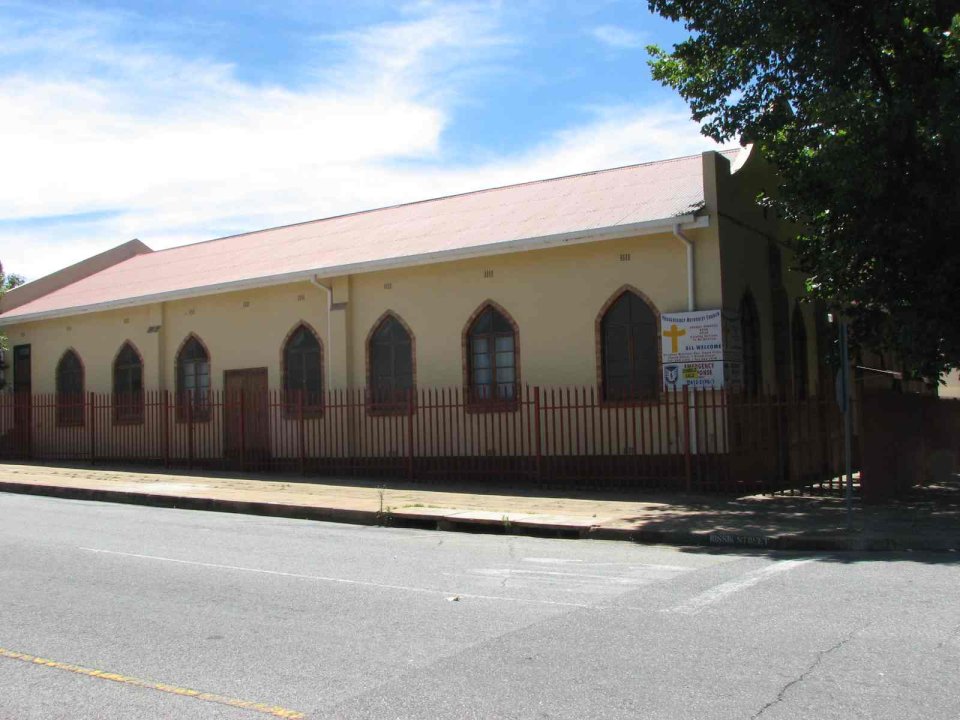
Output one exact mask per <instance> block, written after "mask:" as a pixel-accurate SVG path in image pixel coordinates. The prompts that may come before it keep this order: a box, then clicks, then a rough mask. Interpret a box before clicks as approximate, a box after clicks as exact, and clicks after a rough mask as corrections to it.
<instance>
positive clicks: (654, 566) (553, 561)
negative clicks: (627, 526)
mask: <svg viewBox="0 0 960 720" xmlns="http://www.w3.org/2000/svg"><path fill="white" fill-rule="evenodd" d="M520 559H521V560H522V561H523V562H530V563H538V564H543V565H566V564H570V563H580V564H581V567H621V568H626V569H627V570H632V569H634V568H638V569H640V570H675V571H678V572H679V571H686V570H694V569H695V568H693V567H687V566H685V565H662V564H660V563H638V562H586V561H585V560H573V559H570V560H568V559H566V558H539V557H525V558H520Z"/></svg>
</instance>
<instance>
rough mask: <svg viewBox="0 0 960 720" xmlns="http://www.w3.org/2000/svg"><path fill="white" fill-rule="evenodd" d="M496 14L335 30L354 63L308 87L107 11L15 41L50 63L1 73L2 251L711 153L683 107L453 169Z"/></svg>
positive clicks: (161, 237) (631, 112)
mask: <svg viewBox="0 0 960 720" xmlns="http://www.w3.org/2000/svg"><path fill="white" fill-rule="evenodd" d="M496 17H497V15H496V6H495V5H483V6H480V5H468V6H455V7H449V6H440V5H435V4H433V3H421V4H420V5H417V6H411V8H409V9H408V17H407V18H406V19H405V21H404V22H400V23H393V24H389V25H378V26H374V27H371V28H367V29H365V30H362V31H358V32H355V33H351V34H348V35H338V36H335V37H333V38H330V37H328V38H323V39H321V41H323V42H335V43H338V44H339V45H340V46H341V47H342V49H343V58H342V62H340V63H339V64H338V65H337V66H336V67H334V68H329V69H326V68H324V69H321V70H322V71H321V72H318V73H317V76H316V77H317V80H316V82H315V83H314V84H313V85H312V86H310V87H306V88H302V89H297V90H292V89H289V88H283V87H279V86H270V85H255V84H252V83H248V82H243V81H241V80H239V79H238V77H237V74H236V73H235V71H234V68H232V67H231V66H229V65H226V64H223V63H215V62H210V61H204V60H202V59H199V60H198V59H193V60H184V59H182V58H180V57H178V56H175V55H172V54H168V53H165V52H163V51H162V50H160V49H157V48H151V47H143V46H130V45H126V44H123V43H121V42H119V41H117V40H115V39H114V38H113V37H112V36H111V35H110V34H109V32H108V31H107V30H105V29H104V26H103V24H102V23H101V21H100V18H99V17H98V16H94V17H92V18H90V17H84V18H82V19H81V20H80V21H79V25H77V24H73V25H71V24H69V23H65V24H64V25H63V26H62V27H61V26H60V25H57V24H56V23H54V24H53V29H50V28H49V27H48V28H47V29H45V30H44V32H43V33H42V36H36V35H31V36H29V37H26V38H20V39H19V40H18V42H20V43H21V44H22V45H24V46H26V45H29V46H30V47H31V52H35V51H37V48H40V49H41V50H42V49H43V48H46V49H47V51H48V52H47V53H46V54H45V55H44V58H45V62H46V63H47V64H45V66H44V69H43V71H42V72H41V73H39V74H37V73H32V72H30V71H27V70H21V71H20V72H19V73H16V74H8V75H6V76H0V136H2V137H4V138H7V139H12V141H11V142H9V143H7V144H6V147H5V157H4V164H5V167H6V171H5V172H4V173H2V174H0V218H2V219H4V220H6V221H7V222H6V223H0V259H2V260H3V264H4V266H5V267H6V268H7V269H8V270H10V271H12V272H18V273H21V274H24V275H27V276H28V277H29V278H36V277H39V276H40V275H43V274H46V273H48V272H51V271H53V270H55V269H57V268H59V267H63V266H65V265H67V264H70V263H72V262H76V261H78V260H81V259H83V258H84V257H88V256H89V255H92V254H94V253H96V252H100V251H102V250H105V249H107V248H109V247H112V246H114V245H117V244H119V243H121V242H125V241H126V240H129V239H130V238H133V237H138V238H140V239H141V240H143V241H144V242H146V243H147V244H148V245H150V246H151V247H154V248H162V247H169V246H171V245H177V244H182V243H185V242H192V241H197V240H204V239H209V238H211V237H217V236H221V235H225V234H230V233H234V232H242V231H247V230H254V229H258V228H262V227H270V226H273V225H279V224H285V223H290V222H298V221H302V220H308V219H312V218H317V217H325V216H329V215H334V214H339V213H343V212H349V211H354V210H361V209H367V208H371V207H378V206H382V205H388V204H393V203H397V202H403V201H410V200H416V199H422V198H426V197H435V196H438V195H446V194H450V193H454V192H461V191H465V190H472V189H478V188H482V187H490V186H495V185H503V184H508V183H512V182H520V181H525V180H532V179H537V178H543V177H550V176H556V175H562V174H568V173H574V172H582V171H587V170H593V169H597V168H600V167H609V166H614V165H623V164H628V163H632V162H640V161H644V160H651V159H656V158H659V157H667V156H671V155H679V154H686V153H690V152H697V151H699V150H702V149H706V148H708V147H711V146H712V144H711V143H710V142H709V141H707V140H705V139H704V138H702V137H701V136H700V135H699V133H698V131H697V127H696V125H695V124H694V123H692V122H690V121H689V119H688V115H687V113H686V112H685V109H684V108H683V106H682V105H681V104H680V103H679V101H678V102H677V103H676V104H675V105H671V106H660V107H652V108H637V107H629V106H623V107H616V108H597V109H594V110H593V111H592V113H591V115H590V119H589V120H588V121H585V122H584V123H582V124H581V125H580V126H578V127H573V128H569V129H567V130H564V131H562V132H560V133H557V134H555V135H553V136H550V137H546V138H544V140H543V141H542V142H541V143H539V144H538V145H536V146H535V147H532V148H530V149H529V150H527V151H526V152H521V153H519V154H516V155H512V156H505V157H488V158H485V159H484V160H483V161H479V162H474V163H469V164H461V165H459V166H452V165H451V164H450V163H449V162H447V161H445V159H444V158H443V157H442V153H441V148H442V143H441V141H442V138H443V133H444V130H445V128H446V127H447V124H448V123H449V122H450V109H451V107H452V103H453V102H454V98H455V97H456V96H457V93H458V92H459V91H460V88H459V86H458V85H457V82H456V79H457V78H458V77H459V76H458V74H457V73H458V71H461V70H462V71H469V70H470V69H471V68H474V67H476V66H477V65H482V63H483V61H484V60H485V59H487V58H489V57H490V54H491V53H493V54H494V55H498V53H501V52H502V51H503V49H504V48H505V47H507V48H509V42H510V40H509V39H507V38H506V37H505V36H504V35H503V34H502V33H501V32H500V30H499V28H498V25H497V22H496ZM64 22H65V21H64ZM3 41H4V36H3V32H2V31H0V47H2V46H3V45H4V43H3ZM13 45H14V43H13V42H11V43H10V44H8V45H7V47H8V48H10V47H13ZM51 58H54V59H52V60H51ZM451 78H452V79H451ZM408 160H414V161H416V162H415V163H410V162H405V161H408ZM97 212H99V213H102V216H101V217H100V218H99V219H92V220H87V221H77V222H69V221H64V222H60V223H57V224H34V223H31V222H10V221H11V220H16V219H18V218H19V219H28V218H37V217H50V216H58V215H69V214H75V213H97Z"/></svg>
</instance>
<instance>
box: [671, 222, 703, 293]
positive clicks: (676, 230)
mask: <svg viewBox="0 0 960 720" xmlns="http://www.w3.org/2000/svg"><path fill="white" fill-rule="evenodd" d="M673 236H674V237H675V238H676V239H677V240H679V241H680V242H682V243H683V244H684V245H686V246H687V310H691V311H692V310H696V308H697V300H696V294H695V291H694V284H693V278H694V275H693V241H692V240H691V239H690V238H688V237H687V236H686V235H684V234H683V230H682V229H681V228H680V223H676V224H674V226H673Z"/></svg>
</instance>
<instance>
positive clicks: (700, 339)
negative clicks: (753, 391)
mask: <svg viewBox="0 0 960 720" xmlns="http://www.w3.org/2000/svg"><path fill="white" fill-rule="evenodd" d="M660 333H661V338H660V340H661V350H660V351H661V358H662V364H663V384H664V387H665V388H667V389H671V390H673V389H679V388H682V387H691V388H723V387H728V388H730V389H736V388H737V387H738V386H739V385H740V383H741V374H742V373H741V361H742V358H741V355H742V352H743V347H742V341H741V339H740V324H739V322H738V319H737V317H736V314H734V313H727V312H724V311H722V310H698V311H693V312H679V313H664V314H662V315H661V316H660Z"/></svg>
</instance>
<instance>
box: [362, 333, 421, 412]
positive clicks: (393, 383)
mask: <svg viewBox="0 0 960 720" xmlns="http://www.w3.org/2000/svg"><path fill="white" fill-rule="evenodd" d="M367 351H368V352H369V358H370V399H371V403H372V404H373V406H374V407H375V408H377V409H379V410H390V409H397V410H402V409H403V408H405V407H407V404H408V402H409V401H410V393H411V392H412V391H413V338H411V337H410V333H409V332H408V331H407V329H406V328H405V327H404V326H403V323H401V322H400V321H399V320H398V319H397V318H396V317H395V316H394V315H392V314H390V315H387V316H386V317H384V318H383V320H381V321H380V323H379V324H378V325H377V327H376V329H375V330H374V331H373V333H372V334H371V335H370V340H369V342H368V348H367Z"/></svg>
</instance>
